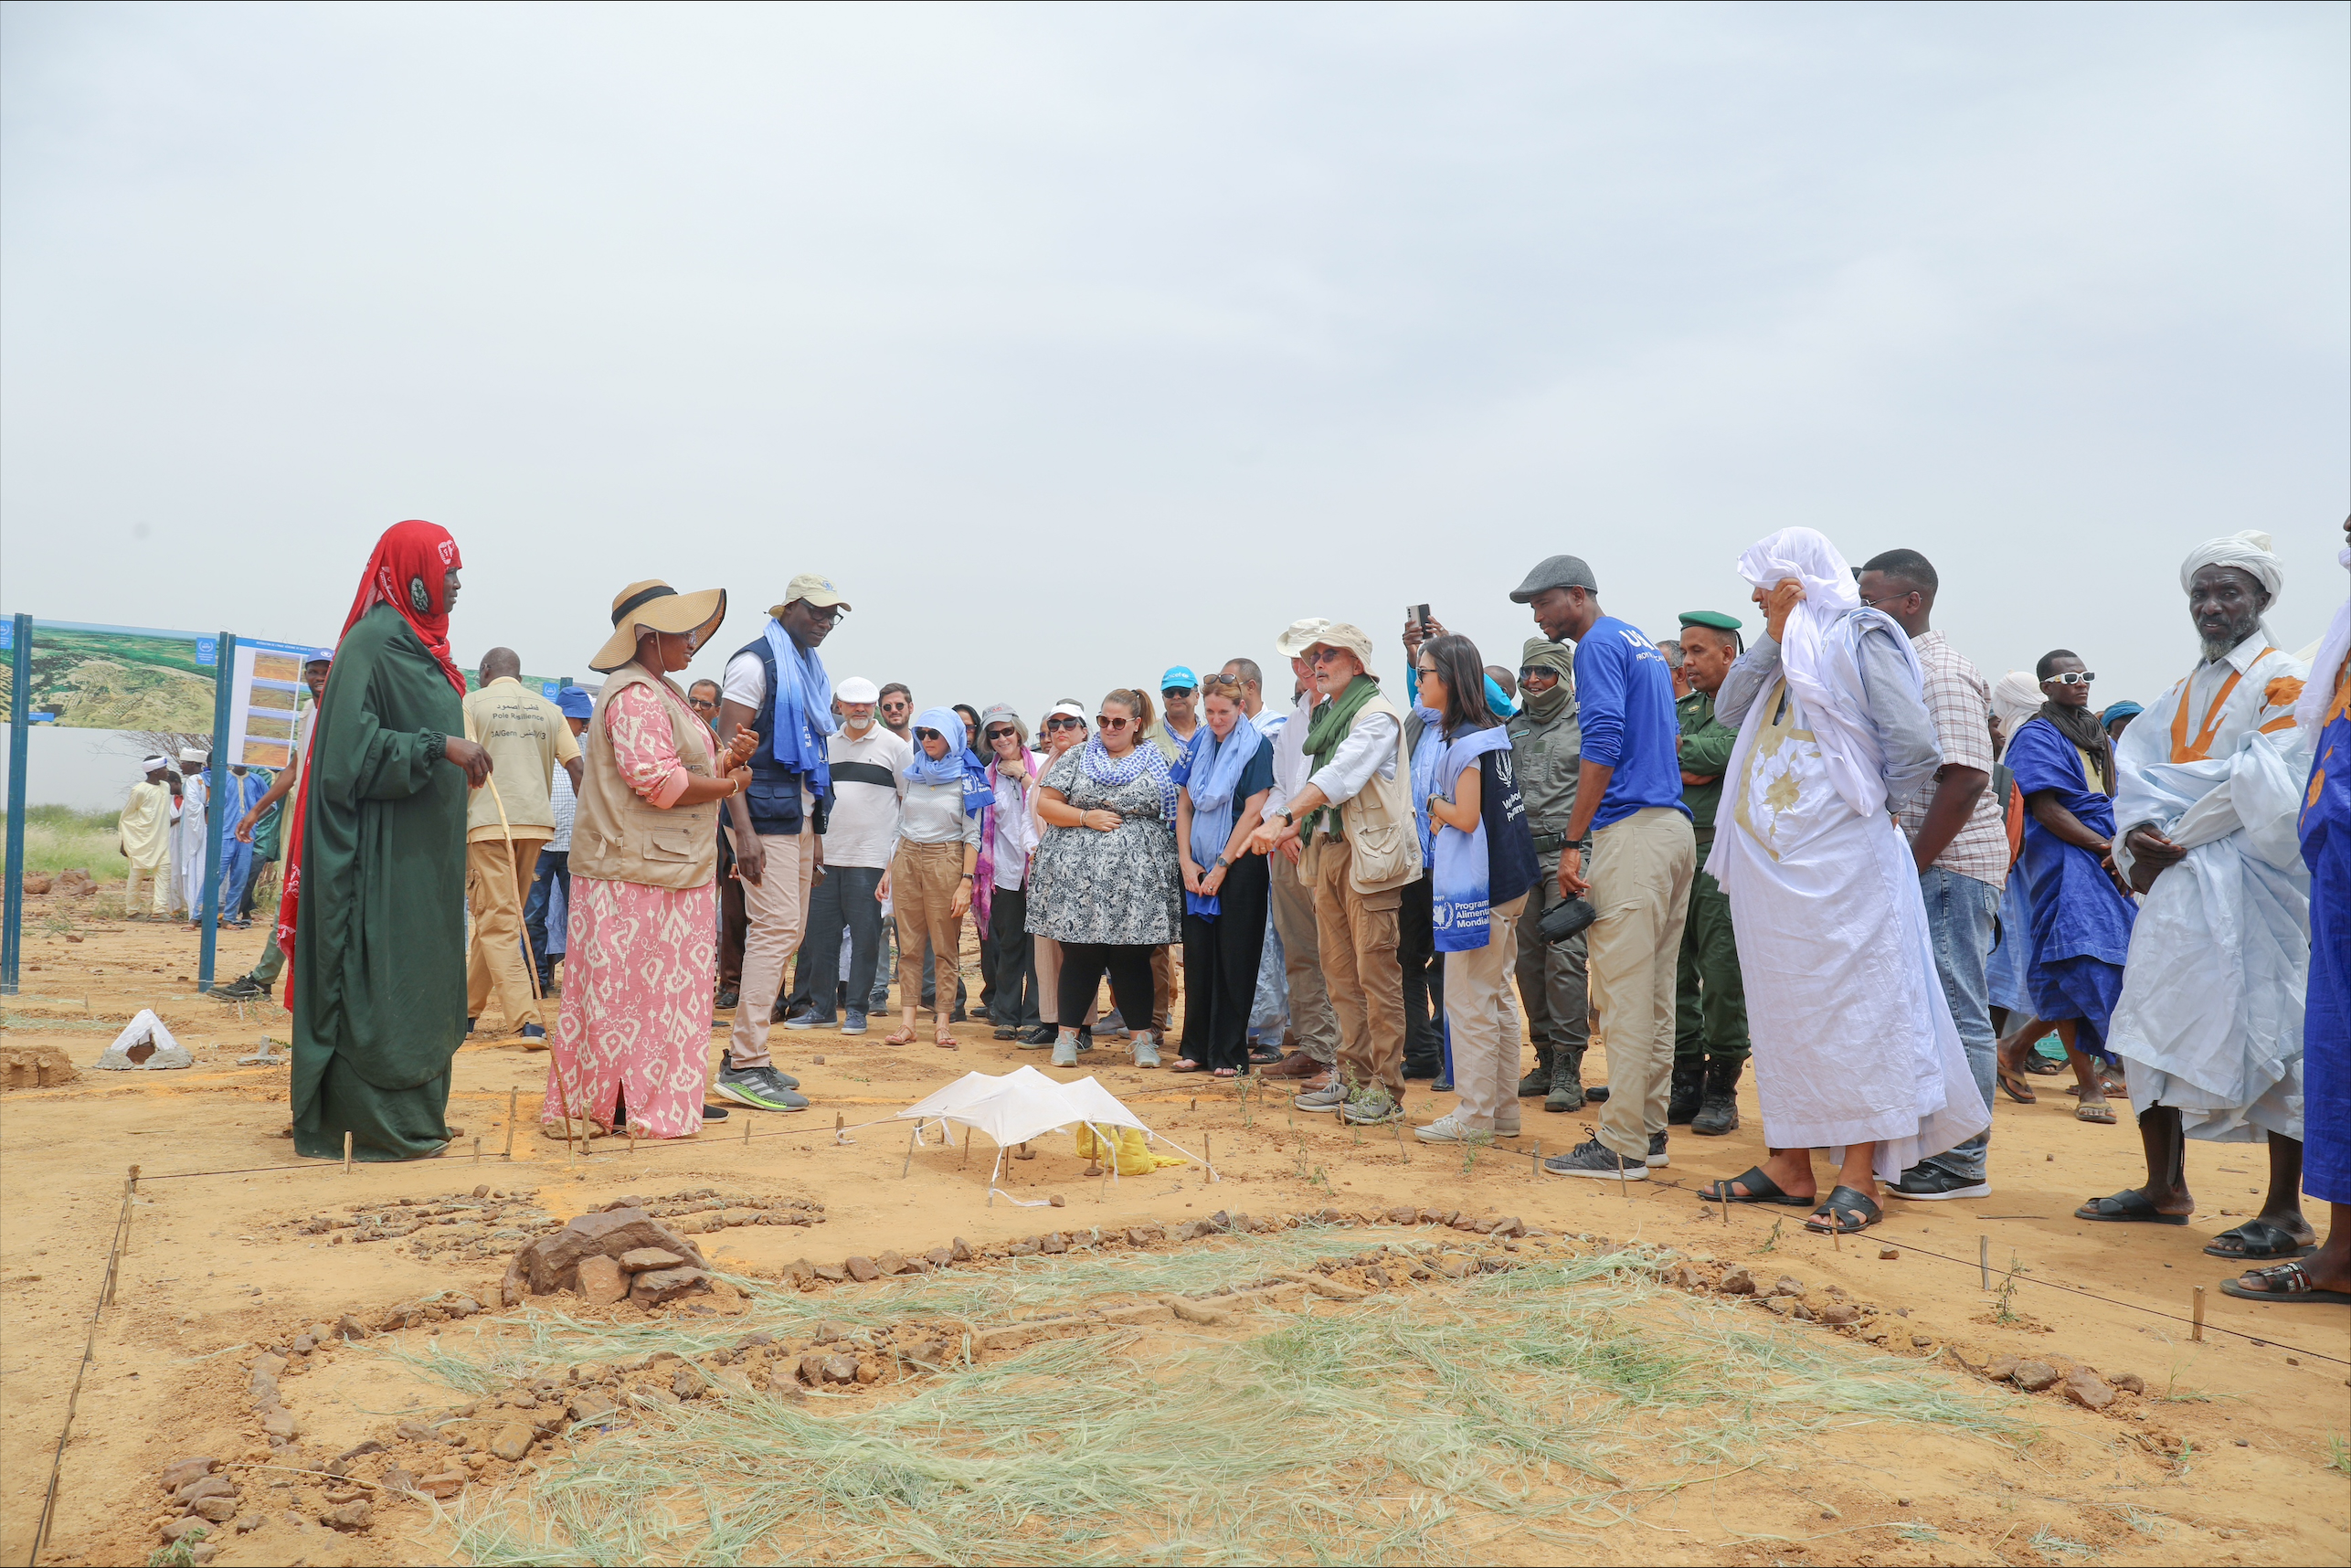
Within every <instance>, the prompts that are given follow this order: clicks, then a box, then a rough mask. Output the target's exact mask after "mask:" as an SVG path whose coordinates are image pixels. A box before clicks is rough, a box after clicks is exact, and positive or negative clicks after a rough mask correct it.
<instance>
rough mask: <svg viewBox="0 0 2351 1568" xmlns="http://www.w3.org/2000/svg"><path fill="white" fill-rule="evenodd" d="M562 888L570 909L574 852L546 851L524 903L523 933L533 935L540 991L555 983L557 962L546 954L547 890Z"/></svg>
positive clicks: (565, 901)
mask: <svg viewBox="0 0 2351 1568" xmlns="http://www.w3.org/2000/svg"><path fill="white" fill-rule="evenodd" d="M556 882H560V883H562V884H563V896H564V906H565V907H566V908H569V907H570V906H571V852H570V851H569V850H557V849H543V850H541V851H540V852H539V863H538V868H537V870H536V871H535V872H534V873H533V874H532V876H531V895H530V896H529V897H528V898H526V899H524V901H523V929H524V930H525V931H528V932H529V933H530V934H531V960H532V961H533V962H534V963H535V964H537V965H538V966H539V990H540V991H545V990H546V989H547V987H549V986H550V985H553V984H554V983H555V959H553V958H552V957H550V956H549V955H548V953H547V888H548V887H549V886H550V885H552V884H554V883H556Z"/></svg>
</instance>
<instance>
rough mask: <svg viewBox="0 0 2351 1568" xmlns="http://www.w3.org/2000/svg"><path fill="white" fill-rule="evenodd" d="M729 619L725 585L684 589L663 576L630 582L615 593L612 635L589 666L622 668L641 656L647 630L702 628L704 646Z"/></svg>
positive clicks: (673, 632)
mask: <svg viewBox="0 0 2351 1568" xmlns="http://www.w3.org/2000/svg"><path fill="white" fill-rule="evenodd" d="M725 619H726V590H725V588H704V589H703V590H702V591H701V592H700V593H680V592H678V590H677V589H675V588H672V587H670V585H669V584H667V583H665V582H663V581H662V580H661V579H660V578H659V577H648V578H646V579H645V580H644V581H643V582H637V583H630V585H629V586H628V587H627V588H622V589H621V590H620V592H619V593H617V594H615V595H613V596H612V635H611V636H610V637H609V638H607V639H606V640H605V642H604V646H603V647H601V648H599V649H598V650H597V651H596V656H595V657H594V658H592V659H590V660H589V661H588V668H589V669H591V670H594V671H597V672H598V673H607V672H609V671H613V670H618V669H619V668H620V666H621V665H623V664H626V663H627V662H629V661H630V660H631V659H634V658H635V657H636V656H637V636H638V633H640V632H643V631H665V632H668V633H669V634H670V635H672V636H673V637H674V636H680V635H683V633H685V632H689V631H694V630H701V631H702V632H703V633H704V635H703V636H702V638H700V639H699V640H698V641H697V642H696V646H700V644H701V643H702V642H706V641H709V633H711V632H713V631H715V630H718V623H719V622H720V621H722V620H725Z"/></svg>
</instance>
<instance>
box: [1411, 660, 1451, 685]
mask: <svg viewBox="0 0 2351 1568" xmlns="http://www.w3.org/2000/svg"><path fill="white" fill-rule="evenodd" d="M1413 673H1414V674H1415V675H1418V676H1419V677H1420V678H1421V679H1422V680H1424V681H1425V680H1427V679H1428V678H1429V677H1430V676H1431V675H1435V677H1436V678H1437V679H1438V680H1440V681H1442V680H1444V679H1445V672H1444V671H1442V670H1440V669H1438V668H1437V667H1436V666H1435V665H1434V664H1415V665H1414V666H1413Z"/></svg>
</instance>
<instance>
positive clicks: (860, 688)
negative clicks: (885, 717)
mask: <svg viewBox="0 0 2351 1568" xmlns="http://www.w3.org/2000/svg"><path fill="white" fill-rule="evenodd" d="M832 694H833V695H834V696H835V697H837V698H839V699H840V700H841V701H842V702H844V703H878V702H880V701H881V700H882V688H881V687H879V686H877V685H875V684H874V683H873V682H871V681H869V680H867V679H866V678H865V677H864V676H863V675H852V676H850V677H849V678H848V679H847V680H844V681H842V683H840V684H839V685H837V686H835V687H833V688H832Z"/></svg>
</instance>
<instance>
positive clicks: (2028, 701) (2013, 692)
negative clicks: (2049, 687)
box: [1992, 670, 2041, 753]
mask: <svg viewBox="0 0 2351 1568" xmlns="http://www.w3.org/2000/svg"><path fill="white" fill-rule="evenodd" d="M2040 708H2041V686H2040V683H2039V681H2036V680H2034V679H2033V678H2032V676H2031V675H2030V674H2028V673H2026V672H2025V671H2022V670H2011V671H2009V672H2008V673H2007V674H2005V675H2003V676H2001V677H2000V683H1999V684H1998V685H1996V686H1995V687H1993V688H1992V711H1993V712H1994V713H1996V714H1997V715H2000V734H2001V736H2002V737H2003V744H2002V750H2003V752H2004V753H2005V751H2006V749H2007V744H2006V743H2007V742H2008V741H2013V740H2015V739H2016V738H2017V731H2018V730H2019V729H2022V728H2023V727H2024V726H2025V723H2026V721H2027V720H2028V719H2030V718H2031V717H2032V716H2033V715H2035V714H2037V713H2039V712H2040Z"/></svg>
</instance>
